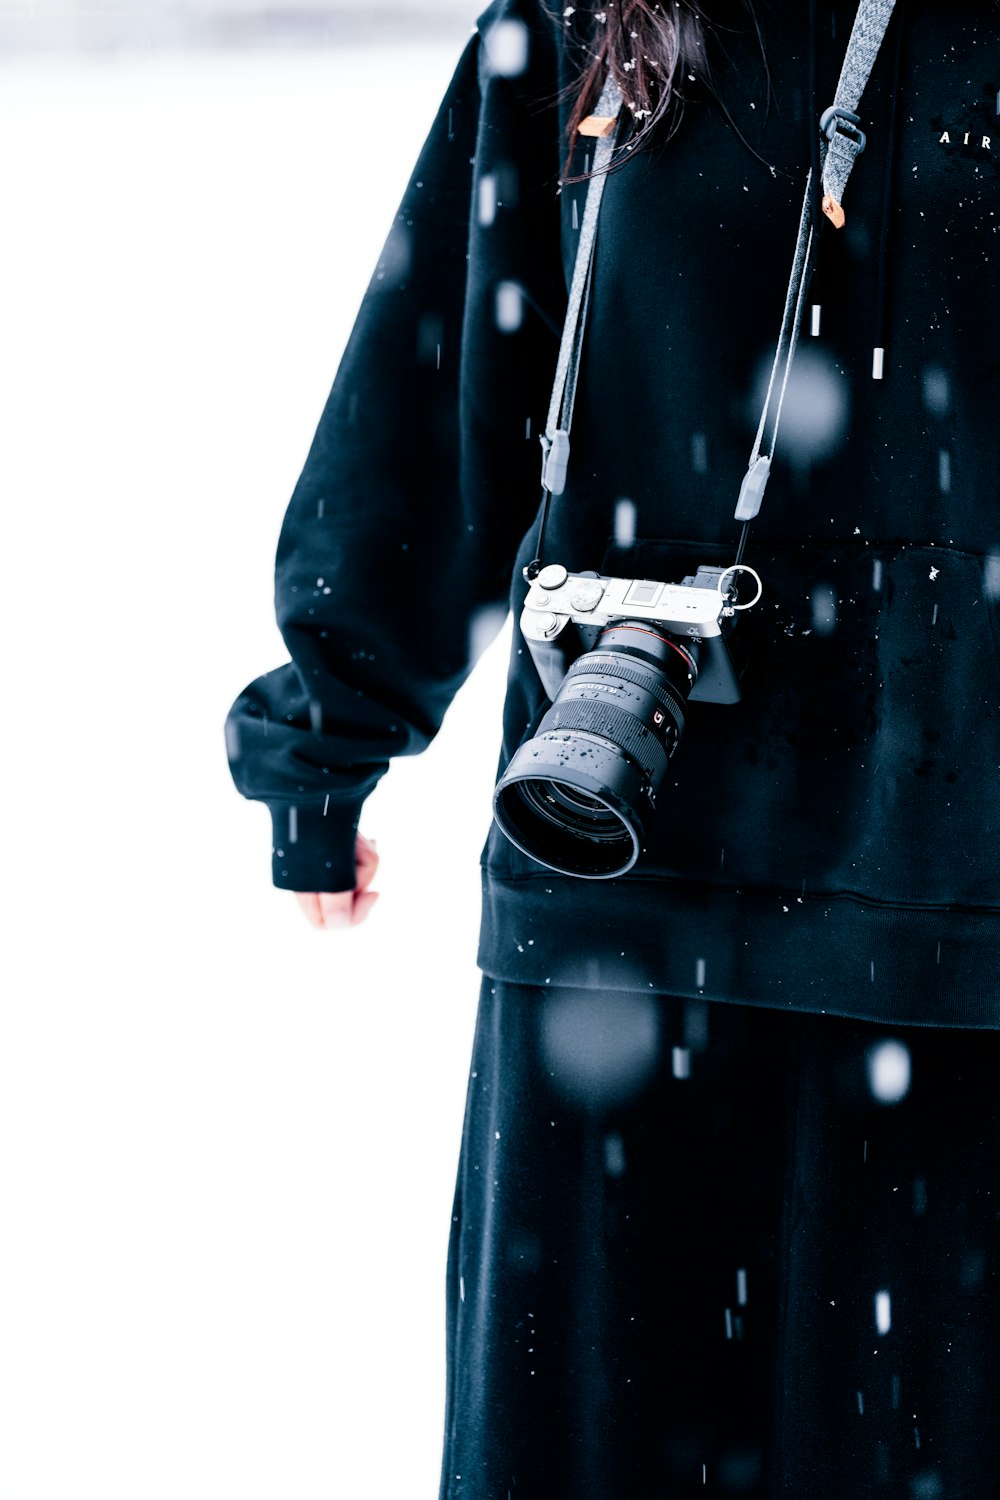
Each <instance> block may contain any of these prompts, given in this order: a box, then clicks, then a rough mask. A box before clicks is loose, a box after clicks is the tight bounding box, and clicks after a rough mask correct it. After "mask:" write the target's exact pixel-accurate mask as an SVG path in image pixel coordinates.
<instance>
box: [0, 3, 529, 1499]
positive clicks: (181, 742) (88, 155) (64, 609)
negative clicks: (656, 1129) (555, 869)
mask: <svg viewBox="0 0 1000 1500" xmlns="http://www.w3.org/2000/svg"><path fill="white" fill-rule="evenodd" d="M451 14H452V16H454V10H453V9H452V12H451ZM475 14H476V7H475V6H471V5H470V7H469V10H468V15H467V17H466V18H465V19H464V20H463V21H461V22H456V23H454V24H453V26H452V29H451V31H450V32H449V33H448V34H447V35H440V34H438V33H435V39H434V40H433V42H431V41H426V40H423V41H421V40H420V39H418V38H411V39H410V40H409V41H408V42H406V43H405V44H403V43H396V44H394V45H387V44H386V43H385V42H384V40H383V41H381V42H380V43H379V45H378V49H377V52H376V53H373V52H372V51H371V50H370V49H369V48H366V47H365V46H364V45H362V44H360V43H359V44H357V45H355V44H354V43H352V44H350V45H348V44H346V43H337V42H336V41H329V42H327V43H326V44H324V45H320V46H308V45H303V46H297V47H294V48H290V47H288V46H283V47H281V48H275V49H268V48H267V47H263V48H260V47H258V48H256V49H252V50H247V51H233V52H229V51H226V50H214V51H213V50H207V51H192V52H186V51H184V50H183V49H169V50H168V49H157V48H155V47H150V48H147V49H146V50H145V52H143V50H142V49H139V50H135V49H133V50H132V51H130V52H129V51H120V52H116V51H115V50H113V49H112V50H105V51H92V52H86V53H80V54H73V53H72V52H65V53H62V54H59V53H56V52H52V53H46V54H44V55H43V54H41V53H38V54H36V55H21V56H17V55H15V56H12V57H7V58H6V60H5V61H4V62H3V63H2V64H0V140H2V141H3V143H4V145H3V148H2V150H0V193H2V198H0V201H2V204H3V210H4V211H3V230H2V234H0V412H2V438H0V478H2V488H3V499H4V503H3V523H2V524H3V530H4V538H5V555H6V563H7V565H6V568H5V570H4V572H5V581H4V588H3V608H4V614H5V628H4V636H5V639H6V641H7V644H8V652H7V655H6V661H5V666H4V702H5V708H6V724H7V730H6V737H5V738H6V743H7V746H8V748H9V759H8V760H7V765H8V772H7V791H8V799H7V819H6V827H7V847H6V851H5V854H6V858H5V865H6V883H7V891H6V898H5V901H4V915H5V917H6V936H5V939H4V950H5V955H6V962H5V965H4V968H5V971H6V983H5V986H4V989H5V995H4V999H3V1001H2V1010H0V1220H2V1225H3V1228H2V1234H0V1412H2V1418H0V1427H2V1439H0V1495H2V1496H3V1497H4V1500H42V1497H44V1500H55V1497H59V1500H64V1497H68V1496H78V1495H81V1494H84V1493H93V1494H99V1495H101V1496H102V1500H119V1497H121V1500H126V1497H127V1500H135V1497H137V1496H141V1497H143V1500H159V1497H170V1500H176V1497H178V1496H184V1497H186V1500H209V1497H211V1500H219V1497H222V1496H239V1497H240V1500H263V1497H269V1500H270V1497H278V1496H281V1497H286V1496H294V1497H295V1500H313V1497H316V1500H318V1497H321V1496H322V1497H329V1496H332V1495H344V1496H348V1495H349V1496H351V1497H352V1500H376V1497H377V1500H385V1497H386V1496H391V1495H397V1494H398V1495H406V1496H407V1497H408V1500H419V1497H424V1500H429V1497H432V1496H436V1494H437V1485H438V1475H439V1462H440V1452H441V1438H442V1423H443V1412H444V1314H445V1308H444V1281H445V1257H446V1249H447V1239H448V1230H449V1225H450V1219H451V1202H452V1192H453V1186H454V1176H455V1169H456V1165H457V1160H458V1150H459V1142H460V1135H461V1123H462V1112H463V1108H464V1100H465V1090H466V1082H467V1076H468V1064H469V1053H470V1048H471V1043H472V1035H473V1027H474V1021H475V1006H476V998H477V992H478V983H479V973H478V970H477V969H476V967H475V949H476V937H477V929H478V920H479V872H478V857H479V851H480V848H481V846H482V843H483V840H484V838H485V836H486V832H487V829H488V826H489V820H490V794H491V790H492V785H493V776H494V771H495V764H496V755H497V752H498V747H499V735H500V715H501V704H502V697H503V683H504V677H505V671H506V653H507V650H508V642H509V628H510V627H509V622H508V625H507V627H505V629H504V632H503V634H502V635H501V637H500V638H498V640H497V641H496V643H495V644H494V645H493V647H491V649H490V651H489V652H488V654H487V656H486V657H484V658H483V660H482V661H481V662H480V664H479V667H478V669H477V671H476V672H475V674H474V675H473V677H472V679H471V680H470V682H469V684H468V685H467V687H466V688H465V689H464V690H463V692H462V693H461V694H460V696H459V698H458V700H457V701H456V703H455V704H454V706H453V708H452V710H451V711H450V713H449V716H448V718H447V720H446V722H445V725H444V728H443V730H442V732H441V734H440V736H439V738H438V740H437V741H436V742H435V743H434V744H433V745H432V747H431V748H430V750H429V751H428V752H426V754H425V755H423V756H422V757H418V758H416V759H412V760H406V761H402V762H399V763H397V764H396V765H395V766H394V767H393V769H392V770H391V771H390V773H389V775H388V777H387V778H386V779H385V780H384V781H383V783H382V785H381V786H380V787H379V789H378V790H377V791H376V793H375V794H374V795H373V796H372V797H371V799H370V800H369V803H368V804H367V807H366V811H365V814H364V817H363V820H362V831H364V832H365V833H367V834H369V835H371V836H374V837H375V838H377V839H378V842H379V850H380V853H381V856H382V865H381V869H380V872H379V876H378V879H377V882H376V888H377V889H378V890H379V891H380V892H381V899H380V902H379V903H378V904H377V906H376V908H375V911H374V913H373V915H372V916H371V918H370V919H369V921H368V922H367V923H366V924H365V925H364V926H362V927H361V928H359V929H357V930H356V931H349V932H346V933H338V932H319V931H316V930H314V929H313V928H312V927H310V925H309V924H308V923H307V921H306V919H305V917H304V916H303V914H302V913H301V911H300V910H299V907H298V905H297V903H296V901H295V898H294V896H293V895H292V894H291V893H289V892H284V891H278V890H275V889H274V888H273V886H272V885H271V883H270V847H271V837H270V822H269V819H268V816H267V813H266V811H265V809H264V808H263V807H262V806H260V805H257V804H252V803H249V802H246V801H245V800H244V799H243V798H241V797H240V796H239V794H238V793H237V792H236V791H235V788H234V787H233V784H232V782H231V780H230V776H229V771H228V767H227V763H226V757H225V747H224V734H223V722H224V718H225V714H226V712H227V710H228V708H229V705H230V703H231V702H232V700H233V699H234V698H235V696H236V695H237V693H238V692H239V691H240V689H241V688H242V687H243V686H244V685H245V684H246V683H247V682H249V681H250V680H251V679H252V678H254V677H256V676H258V675H260V674H261V673H263V672H265V671H267V670H269V669H270V668H272V667H276V666H278V665H280V664H281V663H282V662H283V661H285V660H286V659H287V653H286V652H285V649H284V646H283V643H282V641H281V638H280V635H279V634H278V631H277V627H276V625H275V623H274V618H273V606H272V590H273V572H272V570H273V558H274V548H275V545H276V542H277V535H278V530H279V527H280V523H281V519H282V516H283V513H284V509H285V506H286V504H287V502H288V498H289V497H290V495H291V491H292V488H293V486H294V483H295V480H296V478H297V477H298V473H299V471H300V468H301V465H302V463H303V461H304V459H305V454H306V451H307V448H308V444H309V442H310V440H311V438H312V434H313V432H314V430H315V426H316V423H317V421H318V419H319V415H320V411H321V409H322V406H323V403H324V401H325V399H326V396H327V393H328V390H329V387H330V384H331V382H332V379H333V375H334V373H335V370H336V365H337V362H338V359H339V356H340V352H341V350H342V348H343V345H344V343H345V341H346V338H347V335H348V332H349V329H350V326H351V323H352V321H353V318H354V315H355V313H356V310H357V306H358V303H359V301H360V298H361V295H362V292H363V290H364V288H365V286H366V284H367V281H368V278H369V275H370V274H371V271H372V269H373V267H374V264H375V261H376V259H377V257H378V254H379V251H380V249H381V246H382V243H383V240H384V238H385V235H386V233H387V230H388V227H389V225H390V223H391V221H392V217H393V214H394V212H395V209H396V206H397V204H398V201H399V198H400V196H401V194H402V192H403V188H404V186H405V183H406V180H407V177H408V175H409V172H410V169H411V167H412V165H413V163H414V161H415V159H416V155H417V152H418V150H419V147H420V145H421V142H422V140H423V138H424V136H425V134H426V131H427V129H428V128H429V126H430V123H431V120H432V118H433V114H434V112H435V109H436V107H437V104H438V102H439V99H440V97H441V94H442V93H443V91H444V88H445V85H446V83H447V81H448V78H449V77H450V74H451V71H452V69H453V67H454V65H455V62H456V61H457V58H458V54H459V51H460V49H461V46H462V43H463V41H464V38H465V37H466V36H467V35H468V32H469V30H470V29H471V25H472V23H473V21H474V19H475Z"/></svg>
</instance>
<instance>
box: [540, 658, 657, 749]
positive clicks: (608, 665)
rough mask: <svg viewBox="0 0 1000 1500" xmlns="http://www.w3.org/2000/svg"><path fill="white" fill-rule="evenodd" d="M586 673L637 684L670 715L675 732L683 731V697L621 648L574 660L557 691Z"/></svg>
mask: <svg viewBox="0 0 1000 1500" xmlns="http://www.w3.org/2000/svg"><path fill="white" fill-rule="evenodd" d="M585 677H610V678H612V679H614V678H617V679H618V680H619V681H621V682H630V683H631V684H632V686H633V687H637V688H640V689H641V690H642V691H643V692H644V693H648V694H649V696H650V697H651V698H654V699H655V700H656V702H657V703H658V704H659V705H660V707H661V708H662V709H665V710H666V712H667V713H668V714H669V715H670V717H671V718H672V719H673V721H674V724H675V725H676V728H677V733H678V734H679V735H680V734H683V732H684V703H683V700H682V699H681V697H680V695H679V694H678V693H677V692H676V690H675V689H674V688H673V686H672V685H671V684H670V683H669V682H668V681H667V680H666V678H664V677H662V676H659V675H658V674H657V673H655V672H652V671H650V669H649V667H647V666H645V665H642V666H633V665H632V663H631V662H630V661H629V660H628V658H627V657H626V656H625V655H624V654H623V653H622V652H620V651H616V652H614V653H611V652H609V653H608V654H607V655H606V656H599V655H598V654H597V652H596V651H591V652H589V653H588V654H587V655H586V656H581V657H578V658H577V660H576V661H575V662H574V663H573V665H572V666H571V667H570V669H569V671H568V672H567V673H566V676H565V677H564V678H563V685H562V689H561V690H560V692H565V691H566V690H567V688H568V687H569V685H570V684H571V683H573V682H575V680H576V679H577V678H585Z"/></svg>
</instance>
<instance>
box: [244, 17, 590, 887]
mask: <svg viewBox="0 0 1000 1500" xmlns="http://www.w3.org/2000/svg"><path fill="white" fill-rule="evenodd" d="M553 47H554V38H553V34H552V31H551V28H550V27H549V26H548V25H547V24H546V22H544V21H540V20H538V19H535V18H534V13H529V14H528V15H527V16H525V14H524V12H523V11H522V10H521V9H520V8H519V7H518V5H516V4H511V3H509V0H507V3H503V4H495V5H492V6H490V8H489V9H488V10H487V11H485V12H484V13H483V15H482V16H480V18H479V21H478V23H477V30H476V32H475V33H474V34H473V36H472V37H471V38H470V40H469V42H468V43H467V45H466V46H465V49H464V51H463V53H462V55H461V57H460V59H459V62H458V65H457V67H456V70H455V73H454V76H453V77H452V80H451V83H450V85H449V87H448V90H447V93H446V95H445V97H444V99H443V100H442V102H441V105H440V108H439V110H438V112H437V115H436V118H435V120H434V124H433V126H432V128H431V131H430V134H429V136H428V137H427V140H426V142H425V143H424V146H423V149H422V151H421V152H420V155H419V158H418V160H417V164H416V166H415V168H414V170H413V173H412V176H411V178H410V181H409V184H408V186H407V189H406V192H405V194H404V196H403V200H402V203H401V204H400V207H399V210H398V212H397V214H396V217H395V220H394V222H393V225H392V227H391V229H390V231H389V235H388V238H387V239H386V242H385V245H384V248H383V251H382V255H381V258H380V259H379V262H378V264H377V266H376V268H375V271H374V274H373V276H372V279H371V282H370V284H369V286H368V289H367V291H366V293H365V295H364V298H363V300H362V303H361V307H360V310H359V313H358V316H357V320H356V322H355V324H354V327H353V330H352V333H351V336H350V338H349V340H348V343H347V347H346V349H345V352H344V355H343V358H342V360H341V362H340V366H339V368H338V370H337V373H336V377H335V379H334V382H333V386H332V389H331V391H330V394H329V397H328V398H327V401H326V405H325V407H324V409H323V412H322V415H321V417H320V421H319V425H318V428H317V430H316V433H315V436H314V438H313V441H312V444H311V447H310V449H309V452H308V454H307V457H306V461H305V466H304V468H303V470H302V473H301V475H300V477H299V480H298V482H297V484H296V486H295V489H294V491H293V493H292V497H291V500H290V502H289V505H288V509H287V512H286V514H285V517H284V521H283V523H282V526H281V531H280V535H279V539H278V545H277V556H276V568H275V610H276V615H277V621H278V626H279V629H280V631H281V634H282V638H283V640H284V643H285V646H286V648H287V650H288V653H289V656H290V658H291V660H290V661H289V662H287V663H286V664H285V665H283V666H279V667H277V668H275V669H274V670H273V671H270V672H266V673H265V674H264V675H263V676H262V677H258V678H257V679H255V680H254V681H253V682H251V683H250V684H249V685H248V686H247V687H246V688H244V689H243V691H242V692H241V693H240V695H239V697H238V698H237V699H236V701H235V703H234V704H233V705H232V707H231V709H230V710H229V714H228V716H227V718H226V724H225V731H226V751H227V756H228V760H229V766H230V770H231V773H232V776H233V780H234V781H235V783H236V787H237V789H238V790H239V791H240V792H241V793H242V795H243V796H245V797H248V798H252V799H254V800H257V801H261V802H264V803H266V805H267V806H268V808H269V810H270V813H271V818H272V833H273V848H272V879H273V883H274V884H275V885H276V886H280V887H283V888H285V889H288V890H295V891H343V890H349V889H352V888H353V886H354V884H355V870H354V839H355V833H356V830H357V826H358V820H359V817H360V813H361V808H362V804H363V802H364V800H365V798H366V797H367V795H368V794H369V792H371V790H372V788H373V787H374V786H375V785H376V783H377V782H378V781H379V779H380V777H381V776H382V775H383V774H384V773H385V771H386V769H387V768H388V765H389V762H390V760H391V759H392V757H393V756H395V755H412V754H415V753H417V752H419V751H420V750H422V749H424V748H425V747H426V745H427V744H428V743H429V742H430V740H431V739H432V738H433V736H434V735H435V734H436V733H437V730H438V729H439V728H440V725H441V723H442V720H443V718H444V714H445V711H446V709H447V707H448V705H449V703H450V702H451V700H452V698H453V697H454V695H455V693H456V692H457V691H458V689H459V687H460V686H461V685H462V683H463V682H464V681H465V679H466V677H467V676H468V674H469V672H470V670H471V668H472V666H473V665H474V663H475V659H476V656H477V655H478V654H479V652H481V650H482V649H483V646H484V645H485V644H486V643H487V642H488V640H489V639H490V638H492V636H493V635H494V634H495V632H496V630H497V629H498V628H499V625H500V624H501V623H502V620H503V617H504V614H505V611H506V598H507V593H508V590H509V586H510V577H511V570H512V566H513V562H514V558H515V556H516V552H517V547H518V545H519V542H520V540H521V538H522V536H523V534H524V532H525V530H526V529H527V528H528V527H529V526H530V525H531V524H532V521H533V518H534V515H535V511H536V507H537V503H538V496H539V490H540V482H539V473H540V448H539V445H538V433H539V432H540V431H541V430H542V427H543V425H544V419H545V412H546V408H547V403H548V394H549V386H550V383H551V379H552V373H553V371H554V367H555V360H556V355H557V352H558V343H559V334H560V330H561V321H562V317H563V314H564V311H565V302H566V292H565V283H564V279H563V270H562V263H561V255H560V248H559V207H558V203H559V200H558V196H557V190H558V180H557V174H558V169H559V160H560V141H559V127H558V120H557V114H556V110H555V109H554V108H553V107H552V105H551V101H552V98H553V95H554V89H555V72H556V65H555V58H554V52H553ZM546 99H547V100H549V101H550V102H549V104H548V106H545V105H541V104H540V103H539V101H544V100H546ZM362 149H363V146H362Z"/></svg>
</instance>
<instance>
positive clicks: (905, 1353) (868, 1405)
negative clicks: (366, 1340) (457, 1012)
mask: <svg viewBox="0 0 1000 1500" xmlns="http://www.w3.org/2000/svg"><path fill="white" fill-rule="evenodd" d="M998 1237H1000V1035H998V1034H997V1033H995V1032H983V1031H958V1030H944V1029H940V1030H938V1029H926V1028H916V1027H897V1028H895V1029H893V1030H890V1029H888V1028H886V1027H884V1026H879V1025H875V1024H872V1023H868V1022H863V1021H855V1020H849V1019H844V1018H841V1017H836V1016H823V1015H813V1014H807V1013H801V1012H795V1011H787V1012H786V1011H777V1010H766V1009H761V1008H759V1007H752V1008H751V1007H747V1006H738V1005H722V1004H717V1003H716V1004H711V1003H705V1002H701V1001H696V1002H692V1001H684V1000H675V999H672V998H670V997H666V996H662V995H654V994H652V993H650V994H639V993H634V992H623V991H618V992H607V993H605V992H600V991H593V990H589V991H588V990H569V989H556V988H545V989H535V988H529V987H527V986H521V985H513V984H506V983H502V982H501V981H499V980H496V979H492V978H490V977H488V976H484V979H483V984H482V991H481V996H480V1005H479V1014H478V1019H477V1024H476V1035H475V1043H474V1052H473V1060H472V1071H471V1076H470V1079H469V1089H468V1096H467V1105H466V1114H465V1124H464V1131H463V1137H462V1144H461V1154H460V1161H459V1170H458V1182H457V1187H456V1193H455V1206H454V1217H453V1221H452V1226H451V1239H450V1245H449V1253H448V1268H447V1298H448V1300H447V1356H448V1385H447V1403H446V1417H445V1439H444V1456H443V1465H442V1480H441V1500H661V1497H663V1500H665V1497H670V1500H674V1497H681V1496H688V1495H690V1496H700V1497H704V1496H752V1497H767V1500H773V1497H777V1496H782V1497H792V1496H794V1497H796V1500H813V1497H819V1500H827V1497H829V1500H869V1497H871V1500H875V1497H879V1500H881V1497H886V1500H889V1497H892V1500H900V1497H907V1500H984V1497H986V1496H990V1495H993V1494H997V1493H1000V1478H998V1475H1000V1417H998V1413H997V1386H998V1370H1000V1285H998V1280H997V1266H998Z"/></svg>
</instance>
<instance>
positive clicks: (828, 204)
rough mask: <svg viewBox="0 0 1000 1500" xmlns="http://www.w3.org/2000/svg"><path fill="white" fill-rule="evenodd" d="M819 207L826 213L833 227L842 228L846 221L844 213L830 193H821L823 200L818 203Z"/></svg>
mask: <svg viewBox="0 0 1000 1500" xmlns="http://www.w3.org/2000/svg"><path fill="white" fill-rule="evenodd" d="M820 207H821V208H822V210H823V212H824V213H825V214H826V216H827V218H828V219H829V220H830V223H831V224H832V225H833V227H834V229H843V227H844V224H845V222H846V215H845V213H844V210H843V209H842V208H841V206H840V204H839V203H838V202H837V200H836V198H834V196H833V195H832V193H824V194H823V202H822V203H821V204H820Z"/></svg>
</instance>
